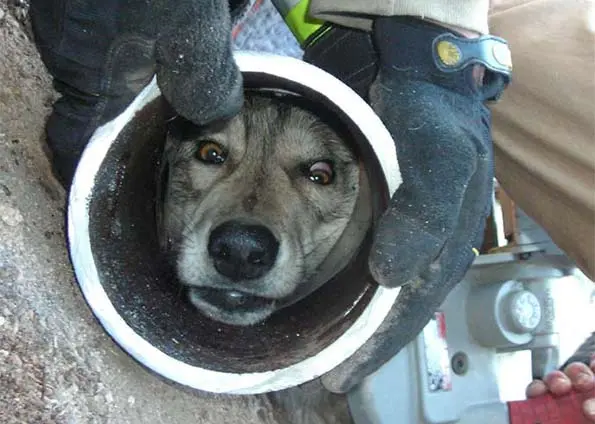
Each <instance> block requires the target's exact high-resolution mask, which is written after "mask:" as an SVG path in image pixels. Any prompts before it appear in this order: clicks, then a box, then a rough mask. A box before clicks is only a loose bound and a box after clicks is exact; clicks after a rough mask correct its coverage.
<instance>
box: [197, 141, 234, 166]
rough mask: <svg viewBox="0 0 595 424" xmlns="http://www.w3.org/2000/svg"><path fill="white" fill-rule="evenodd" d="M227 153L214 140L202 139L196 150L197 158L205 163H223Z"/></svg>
mask: <svg viewBox="0 0 595 424" xmlns="http://www.w3.org/2000/svg"><path fill="white" fill-rule="evenodd" d="M226 157H227V153H226V152H225V151H224V150H223V148H222V147H221V146H220V145H219V144H217V143H215V142H214V141H202V142H201V143H200V144H199V145H198V150H197V151H196V159H198V160H199V161H201V162H205V163H213V164H217V165H218V164H221V163H223V162H225V159H226Z"/></svg>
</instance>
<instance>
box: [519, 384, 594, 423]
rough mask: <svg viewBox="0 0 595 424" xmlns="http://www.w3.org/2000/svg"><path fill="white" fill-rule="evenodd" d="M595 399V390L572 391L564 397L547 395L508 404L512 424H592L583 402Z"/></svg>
mask: <svg viewBox="0 0 595 424" xmlns="http://www.w3.org/2000/svg"><path fill="white" fill-rule="evenodd" d="M594 397H595V389H594V390H590V391H587V392H580V393H579V392H577V391H574V390H573V391H571V392H570V393H569V394H567V395H564V396H552V395H551V394H550V393H548V394H547V395H543V396H539V397H536V398H533V399H527V400H521V401H513V402H508V415H509V418H510V424H592V423H591V422H590V421H588V420H587V418H586V417H585V414H584V413H583V402H584V401H585V400H586V399H589V398H594Z"/></svg>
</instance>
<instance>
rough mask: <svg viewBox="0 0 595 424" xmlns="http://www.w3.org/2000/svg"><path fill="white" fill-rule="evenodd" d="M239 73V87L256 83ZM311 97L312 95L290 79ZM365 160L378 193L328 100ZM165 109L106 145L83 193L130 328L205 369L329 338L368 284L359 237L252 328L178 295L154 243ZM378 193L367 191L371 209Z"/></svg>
mask: <svg viewBox="0 0 595 424" xmlns="http://www.w3.org/2000/svg"><path fill="white" fill-rule="evenodd" d="M260 78H261V77H260V76H258V75H245V84H246V88H247V89H253V88H254V87H257V86H262V84H263V81H261V80H260ZM267 82H268V85H269V86H271V85H272V86H274V87H275V88H280V89H283V90H289V91H297V90H296V89H297V88H296V87H293V86H292V83H288V82H286V81H283V80H281V79H278V80H276V81H275V80H273V79H270V78H269V79H267ZM298 88H299V89H300V90H301V91H302V92H304V91H305V96H307V97H308V98H310V99H311V100H312V101H313V102H314V103H313V104H320V103H324V101H325V99H324V98H322V97H321V96H320V95H318V94H317V93H311V92H307V89H305V88H304V87H298ZM326 109H327V110H328V111H330V113H332V114H334V115H335V116H336V119H337V122H340V124H341V125H344V127H345V130H346V131H347V132H349V133H350V134H351V135H352V137H351V141H352V142H353V146H352V147H353V148H354V149H356V151H357V154H359V155H364V156H363V157H365V158H366V163H369V164H370V166H367V172H368V175H369V181H371V184H374V185H375V186H377V187H380V188H381V190H373V192H374V193H386V182H385V181H384V179H383V177H382V174H381V172H379V171H378V170H379V164H378V162H377V161H376V159H375V157H374V155H373V153H372V151H371V148H370V147H369V146H368V145H367V143H362V137H363V136H362V135H361V133H359V131H358V130H357V129H356V128H355V127H354V126H353V123H352V122H351V121H350V120H349V119H348V118H347V117H346V116H344V115H343V114H342V113H341V112H340V111H339V109H338V108H336V107H334V106H333V105H328V104H327V105H326ZM169 114H170V111H169V109H168V107H167V105H166V104H165V102H164V100H163V99H162V97H158V98H157V99H156V100H154V101H152V102H151V103H149V104H148V105H147V106H146V107H144V108H143V110H142V111H141V112H139V114H138V115H137V116H136V118H135V119H134V120H133V121H132V122H130V123H129V124H128V125H127V126H126V127H125V128H124V130H123V131H122V132H121V133H120V134H119V136H118V137H117V139H116V140H115V141H114V142H113V143H112V145H111V147H110V148H109V151H108V153H107V156H106V158H105V159H104V161H103V164H102V166H101V167H100V170H99V172H98V174H97V175H96V178H95V184H94V189H93V194H92V196H91V198H90V199H89V222H90V228H89V234H90V238H91V250H92V252H93V256H94V260H95V263H96V267H97V270H98V274H99V277H100V281H101V282H102V286H103V288H104V290H105V291H106V293H107V295H108V297H109V299H110V300H111V302H112V304H113V305H114V307H115V309H116V310H117V311H118V313H119V314H120V316H121V317H122V318H123V319H124V321H125V322H126V323H127V324H128V326H130V327H131V328H132V329H133V330H134V331H135V332H136V333H138V334H139V335H140V336H142V337H143V338H144V339H146V340H147V341H148V342H150V343H151V344H152V345H154V346H155V347H156V348H158V349H159V350H161V351H163V352H164V353H166V354H167V355H169V356H171V357H173V358H175V359H177V360H180V361H183V362H185V363H187V364H190V365H193V366H196V367H200V368H206V369H209V370H214V371H221V372H233V373H247V372H263V371H269V370H274V369H278V368H284V367H287V366H290V365H293V364H296V363H298V362H300V361H302V360H304V359H306V358H308V357H311V356H313V355H315V354H316V353H318V352H319V351H321V350H322V349H323V348H325V347H326V346H328V345H329V344H331V343H332V342H333V341H334V340H336V339H337V338H338V337H339V336H340V335H341V334H343V333H344V332H345V330H346V329H347V328H349V327H350V326H351V325H352V324H353V322H354V321H355V320H356V319H357V317H358V316H360V314H361V313H362V311H363V310H364V308H365V307H366V305H367V304H368V302H369V300H370V298H371V297H372V295H373V293H374V291H375V283H373V282H372V279H371V277H370V276H369V273H368V270H367V265H366V258H367V253H368V249H369V236H368V238H367V242H366V243H364V246H362V248H361V250H360V252H359V254H358V255H356V257H355V258H354V260H353V261H352V263H351V264H350V265H349V266H348V269H345V270H343V271H342V272H340V273H339V274H338V275H337V276H335V278H333V279H332V280H331V281H329V282H328V283H326V284H325V285H324V286H322V287H321V288H320V289H318V290H317V291H316V292H314V293H313V294H311V295H309V296H308V297H306V298H305V299H303V300H302V301H300V302H299V303H297V304H295V305H293V306H291V307H288V308H286V309H283V310H281V311H279V312H277V313H276V314H275V315H274V316H272V317H271V318H269V319H268V320H267V321H266V322H264V323H262V324H259V325H255V326H252V327H235V326H230V325H225V324H222V323H219V322H215V321H212V320H210V319H209V318H207V317H205V316H203V315H202V314H201V313H200V312H198V311H197V310H196V309H194V307H193V306H192V305H191V304H190V303H189V302H188V301H187V299H186V296H185V294H184V292H183V291H182V289H181V286H180V285H179V284H178V282H177V280H176V277H175V273H174V272H173V270H172V269H171V268H170V266H169V265H168V264H167V261H166V260H165V258H163V257H162V255H161V254H160V251H159V247H158V242H157V234H156V225H155V202H156V199H157V190H156V187H157V175H158V169H159V163H160V158H161V153H162V148H163V144H164V140H165V133H166V119H167V117H168V116H169ZM386 202H387V198H386V196H385V195H383V194H376V195H375V197H374V198H373V203H374V211H375V217H376V218H377V217H378V215H379V213H381V212H382V210H383V209H384V207H385V206H386Z"/></svg>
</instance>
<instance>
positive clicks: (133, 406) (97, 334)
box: [0, 0, 351, 424]
mask: <svg viewBox="0 0 595 424" xmlns="http://www.w3.org/2000/svg"><path fill="white" fill-rule="evenodd" d="M9 1H10V4H8V3H7V0H0V422H1V423H4V424H11V423H27V424H28V423H77V424H78V423H135V424H136V423H204V424H211V423H213V424H215V423H216V424H219V423H224V424H228V423H229V424H234V423H238V424H240V423H241V424H250V423H265V424H266V423H270V424H274V423H278V424H285V423H288V424H294V423H295V424H301V423H307V424H318V423H320V424H324V423H329V424H334V423H337V424H338V423H341V424H343V423H350V422H351V420H350V418H349V414H348V410H347V406H346V402H345V399H344V398H343V397H340V396H335V395H331V394H328V393H326V392H325V391H324V390H323V389H322V388H321V386H320V385H319V384H318V383H317V382H314V383H311V384H309V385H307V387H303V388H297V389H293V390H288V391H285V392H280V393H277V394H275V395H267V396H264V395H263V396H244V397H229V396H221V395H211V394H206V393H198V392H193V391H189V390H186V389H183V388H179V387H175V386H173V385H171V384H169V383H167V382H165V381H163V380H162V379H160V378H159V377H157V376H155V375H153V374H151V373H149V372H148V371H147V370H146V369H144V368H143V367H141V366H140V365H138V364H137V363H136V362H135V361H134V360H132V359H131V358H130V357H129V356H127V355H126V354H125V353H124V352H123V351H121V350H120V349H119V348H118V346H117V345H115V344H114V343H113V342H112V341H111V339H110V338H109V337H108V336H107V335H106V334H105V332H104V331H103V329H102V328H101V327H100V326H99V324H98V323H97V322H96V321H95V320H94V318H93V316H92V314H91V312H90V310H89V309H88V307H87V305H86V304H85V302H84V300H83V298H82V296H81V294H80V292H79V290H78V287H77V285H76V281H75V279H74V276H73V273H72V270H71V266H70V262H69V260H68V255H67V250H66V245H65V237H64V205H65V194H64V192H63V190H62V188H61V187H60V186H59V184H58V183H57V182H56V181H55V180H54V179H53V177H52V176H51V173H50V168H49V163H48V160H47V157H46V154H45V153H44V147H43V146H44V137H43V125H44V121H45V118H46V116H47V114H48V112H49V109H50V107H51V104H52V102H53V99H54V98H55V93H54V92H53V91H52V88H51V80H50V78H49V76H48V75H47V73H46V70H45V68H44V66H43V64H42V62H41V61H40V59H39V56H38V53H37V51H36V50H35V47H34V45H33V43H32V41H31V38H30V36H29V31H28V30H27V17H26V4H24V3H22V2H20V1H19V0H9Z"/></svg>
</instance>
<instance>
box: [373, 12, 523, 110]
mask: <svg viewBox="0 0 595 424" xmlns="http://www.w3.org/2000/svg"><path fill="white" fill-rule="evenodd" d="M373 32H374V42H375V45H376V48H377V49H378V54H379V59H380V67H381V69H382V70H383V71H386V72H389V73H392V74H393V75H394V74H397V75H402V76H403V77H404V78H407V79H414V80H426V81H431V82H433V83H435V84H437V85H441V86H443V87H446V88H450V89H452V90H455V91H459V92H462V93H463V94H466V95H479V96H480V97H481V99H482V100H497V99H498V98H499V97H500V96H501V94H502V92H503V91H504V89H505V88H506V87H507V86H508V84H509V83H510V80H511V73H512V63H511V58H510V50H509V48H508V43H507V42H506V40H504V39H502V38H500V37H495V36H492V35H484V36H481V37H478V38H465V37H462V36H459V35H457V34H455V33H454V32H452V31H450V30H448V29H446V28H444V27H442V26H439V25H436V24H433V23H430V22H427V21H423V20H421V19H416V18H413V17H403V16H394V17H382V18H378V19H377V20H376V21H375V23H374V31H373Z"/></svg>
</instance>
